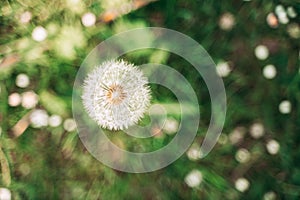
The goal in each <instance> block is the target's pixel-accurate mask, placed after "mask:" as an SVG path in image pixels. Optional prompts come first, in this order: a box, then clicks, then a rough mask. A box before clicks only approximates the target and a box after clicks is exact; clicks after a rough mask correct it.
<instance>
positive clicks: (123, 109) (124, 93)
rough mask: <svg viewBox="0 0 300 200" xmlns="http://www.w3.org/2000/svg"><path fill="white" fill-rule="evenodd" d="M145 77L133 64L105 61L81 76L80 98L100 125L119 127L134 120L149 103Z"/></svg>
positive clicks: (127, 124) (135, 120)
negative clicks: (82, 84) (82, 80)
mask: <svg viewBox="0 0 300 200" xmlns="http://www.w3.org/2000/svg"><path fill="white" fill-rule="evenodd" d="M147 84H148V80H147V78H146V77H144V75H143V73H142V72H141V71H140V70H139V69H138V68H137V67H135V66H134V65H133V64H129V63H127V62H124V61H122V60H120V61H108V62H104V63H103V64H101V65H100V66H98V67H97V68H96V69H94V70H93V71H92V72H90V73H89V74H88V76H87V77H86V79H85V80H84V86H83V94H82V100H83V105H84V108H85V109H86V111H87V113H88V114H89V116H90V117H91V118H92V119H94V120H95V121H96V122H97V123H98V124H99V125H100V126H101V127H103V128H107V129H110V130H122V129H124V128H128V126H131V125H133V124H136V123H137V122H138V121H139V120H140V119H141V118H142V117H143V115H144V113H145V111H146V109H147V108H148V106H149V105H150V89H149V87H148V86H147Z"/></svg>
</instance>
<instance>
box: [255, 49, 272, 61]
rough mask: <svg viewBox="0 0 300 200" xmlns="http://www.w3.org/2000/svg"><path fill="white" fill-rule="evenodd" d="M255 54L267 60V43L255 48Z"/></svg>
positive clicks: (260, 58)
mask: <svg viewBox="0 0 300 200" xmlns="http://www.w3.org/2000/svg"><path fill="white" fill-rule="evenodd" d="M255 56H256V57H257V58H258V59H259V60H265V59H267V58H268V57H269V49H268V48H267V47H266V46H265V45H258V46H257V47H256V48H255Z"/></svg>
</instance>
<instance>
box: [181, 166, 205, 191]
mask: <svg viewBox="0 0 300 200" xmlns="http://www.w3.org/2000/svg"><path fill="white" fill-rule="evenodd" d="M202 179H203V177H202V173H201V172H200V171H199V170H197V169H194V170H192V171H191V172H190V173H188V175H187V176H186V177H185V178H184V182H185V183H186V184H187V185H188V186H189V187H192V188H193V187H197V186H199V185H200V183H201V182H202Z"/></svg>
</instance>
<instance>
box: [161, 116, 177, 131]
mask: <svg viewBox="0 0 300 200" xmlns="http://www.w3.org/2000/svg"><path fill="white" fill-rule="evenodd" d="M178 127H179V124H178V121H177V120H176V119H174V118H168V119H167V120H166V122H165V125H164V127H163V130H164V131H165V132H166V133H167V134H173V133H176V131H177V130H178Z"/></svg>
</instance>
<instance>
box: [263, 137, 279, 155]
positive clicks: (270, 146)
mask: <svg viewBox="0 0 300 200" xmlns="http://www.w3.org/2000/svg"><path fill="white" fill-rule="evenodd" d="M266 147H267V151H268V152H269V153H270V154H272V155H275V154H277V153H278V152H279V149H280V144H279V143H278V142H277V141H276V140H270V141H269V142H268V143H267V145H266Z"/></svg>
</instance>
